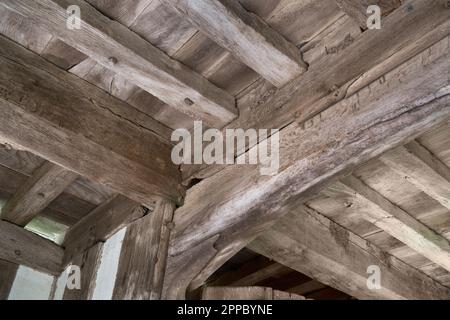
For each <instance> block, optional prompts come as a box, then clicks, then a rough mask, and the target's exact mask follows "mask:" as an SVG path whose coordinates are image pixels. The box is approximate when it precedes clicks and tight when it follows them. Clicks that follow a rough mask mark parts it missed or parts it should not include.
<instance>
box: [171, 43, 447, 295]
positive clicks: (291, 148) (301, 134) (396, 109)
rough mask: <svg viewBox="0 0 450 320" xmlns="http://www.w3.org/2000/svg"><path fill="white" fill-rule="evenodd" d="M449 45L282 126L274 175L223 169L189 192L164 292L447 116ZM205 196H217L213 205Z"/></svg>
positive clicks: (200, 274) (202, 275)
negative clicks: (288, 208)
mask: <svg viewBox="0 0 450 320" xmlns="http://www.w3.org/2000/svg"><path fill="white" fill-rule="evenodd" d="M448 42H449V38H445V39H443V40H442V41H440V42H439V43H437V44H435V45H434V46H432V47H431V48H429V49H428V50H426V51H424V52H422V53H421V54H419V55H417V56H416V57H414V58H413V59H410V60H409V61H408V62H406V63H404V64H403V65H401V66H399V67H397V68H396V69H394V70H392V71H390V72H389V73H387V74H385V75H384V76H383V79H382V81H376V82H373V83H371V84H370V85H368V86H367V87H365V88H363V89H362V90H360V91H359V92H358V94H355V95H352V96H350V97H347V98H346V99H344V100H342V101H340V102H338V103H337V104H335V105H333V106H332V107H330V108H328V109H327V110H325V111H323V112H322V113H320V114H319V115H317V116H316V117H314V118H312V119H311V120H309V121H307V122H306V123H302V124H298V123H293V124H291V125H289V126H287V127H286V128H284V129H282V130H281V131H280V169H279V173H278V174H276V175H274V176H261V175H260V173H259V170H258V168H255V167H252V166H248V165H247V166H245V165H244V166H234V167H227V168H225V169H224V170H222V171H221V172H219V173H218V174H216V175H214V176H213V177H210V178H208V179H205V180H203V181H201V182H200V183H198V184H197V185H195V186H194V187H193V188H191V189H190V191H189V193H188V195H187V197H186V201H185V204H184V206H183V207H181V208H179V209H177V211H176V213H175V219H174V222H175V226H176V227H175V231H174V233H173V237H172V240H171V249H170V255H169V262H168V272H167V281H166V284H167V287H166V295H167V296H169V297H174V296H177V297H180V296H183V295H184V291H185V289H186V287H187V286H188V285H189V283H190V282H191V281H190V280H194V281H192V283H191V288H195V287H198V286H200V285H201V284H202V283H203V282H204V281H205V280H206V279H207V278H208V276H209V275H210V274H211V273H212V272H214V271H215V270H216V269H217V268H218V267H220V266H221V265H222V264H223V263H224V262H225V261H226V260H228V259H229V258H230V257H231V256H232V255H233V254H234V253H236V252H237V251H238V250H239V249H241V248H242V247H244V246H245V245H246V243H248V242H249V241H250V240H252V239H253V238H254V237H256V236H257V235H258V234H259V232H261V231H262V230H264V229H265V228H267V227H268V226H270V225H272V224H273V223H274V221H276V220H277V219H279V218H280V217H281V214H280V211H279V209H280V208H281V207H282V206H284V205H286V204H287V203H288V202H289V201H291V200H292V199H293V198H297V197H300V199H304V200H306V199H307V198H308V194H311V193H313V192H317V191H318V190H319V189H320V188H323V187H324V186H325V185H326V184H327V183H329V182H330V181H331V180H332V179H335V178H339V177H340V176H341V175H342V174H344V173H346V171H349V170H351V169H352V168H354V167H355V165H358V164H361V163H364V162H366V161H368V160H369V159H371V158H373V157H376V156H378V155H381V154H382V153H383V152H385V151H387V150H389V149H391V148H393V147H396V146H398V145H401V144H403V143H406V142H408V141H410V140H411V139H414V138H415V137H417V136H418V135H420V134H422V133H424V132H425V131H426V130H429V129H430V128H432V127H433V126H435V125H438V124H440V123H442V122H443V121H446V120H447V119H448V118H450V108H449V103H450V95H448V94H447V93H446V90H445V89H446V88H448V86H449V85H450V84H449V80H448V79H449V72H450V71H449V70H450V47H449V46H448ZM423 61H427V63H423ZM443 70H447V71H446V72H443ZM211 193H215V194H217V195H218V196H217V197H215V198H214V205H213V204H212V203H211V200H208V199H209V195H210V194H211ZM186 261H192V264H191V267H190V269H192V270H189V271H187V270H186V268H185V263H186ZM188 272H189V274H191V272H192V274H194V277H195V279H189V277H187V276H186V275H187V274H188Z"/></svg>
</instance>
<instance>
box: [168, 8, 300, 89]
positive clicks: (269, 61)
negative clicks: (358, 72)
mask: <svg viewBox="0 0 450 320" xmlns="http://www.w3.org/2000/svg"><path fill="white" fill-rule="evenodd" d="M164 2H165V3H167V4H169V5H171V6H173V7H174V8H175V9H176V10H177V11H178V12H179V13H180V14H181V15H182V17H184V18H186V19H188V20H189V21H190V22H191V23H192V24H193V25H194V26H196V27H198V28H199V29H200V30H201V31H202V32H204V33H205V34H207V35H208V36H209V37H210V38H211V39H214V41H216V42H217V43H218V44H219V45H221V46H222V47H224V48H225V49H227V50H229V51H230V52H231V53H232V54H233V55H234V56H236V57H237V58H238V59H240V60H241V61H242V62H244V63H245V64H247V65H248V66H249V67H251V68H252V69H253V70H255V71H256V72H258V73H259V74H260V75H262V76H263V77H264V78H266V79H267V80H268V81H269V82H271V83H272V84H274V85H275V86H277V87H282V86H284V85H285V84H286V83H288V82H290V81H291V80H293V79H295V78H297V77H298V76H300V75H301V74H302V73H304V72H305V71H306V69H307V66H306V64H305V63H304V62H303V60H302V58H301V55H300V51H299V50H298V49H297V48H296V47H295V46H294V45H293V44H292V43H290V42H288V41H287V40H286V39H284V38H283V36H281V35H280V34H278V33H277V32H276V31H275V30H273V29H271V28H270V27H269V26H268V25H267V24H266V23H265V22H264V21H263V20H261V19H260V18H259V17H258V16H256V15H255V14H252V13H250V12H247V11H246V10H245V9H244V8H243V7H242V6H241V4H240V3H239V2H238V1H236V0H187V1H185V0H164Z"/></svg>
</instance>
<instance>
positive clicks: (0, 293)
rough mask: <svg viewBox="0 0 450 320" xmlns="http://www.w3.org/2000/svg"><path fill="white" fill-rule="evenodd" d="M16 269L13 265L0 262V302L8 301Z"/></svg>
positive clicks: (16, 266) (3, 261) (15, 265)
mask: <svg viewBox="0 0 450 320" xmlns="http://www.w3.org/2000/svg"><path fill="white" fill-rule="evenodd" d="M18 268H19V266H18V265H17V264H15V263H11V262H8V261H5V260H0V300H6V299H8V296H9V292H10V291H11V287H12V285H13V282H14V279H15V278H16V273H17V269H18Z"/></svg>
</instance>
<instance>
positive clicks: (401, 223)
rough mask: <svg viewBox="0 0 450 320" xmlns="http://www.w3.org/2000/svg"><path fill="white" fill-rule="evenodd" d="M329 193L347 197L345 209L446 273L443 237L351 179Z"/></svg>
mask: <svg viewBox="0 0 450 320" xmlns="http://www.w3.org/2000/svg"><path fill="white" fill-rule="evenodd" d="M399 161H400V159H399ZM401 161H403V159H402V160H401ZM406 161H407V160H406ZM331 189H332V191H331V192H332V193H334V192H339V193H344V194H348V195H349V198H348V200H347V201H348V205H351V206H356V207H357V208H359V209H360V210H359V213H360V214H361V215H362V216H363V217H364V219H366V220H367V221H369V222H371V223H373V224H374V225H376V226H377V227H378V228H380V229H382V230H384V231H386V233H388V234H390V235H391V236H393V237H394V238H396V239H398V240H399V241H401V242H403V243H404V244H406V245H407V246H409V247H410V248H411V249H413V250H415V251H416V252H418V253H420V254H422V255H423V256H424V257H426V258H428V259H430V260H431V261H433V262H435V263H437V264H438V265H440V266H441V267H443V268H444V269H446V270H448V271H450V244H449V241H448V240H447V239H446V238H445V237H443V236H441V235H440V234H437V233H436V232H435V231H433V230H431V229H430V228H428V227H427V226H426V225H424V224H423V223H421V222H420V221H418V220H416V219H415V218H414V217H412V216H411V215H409V214H408V213H407V212H405V211H404V210H402V209H401V208H400V207H398V206H396V205H395V204H393V203H392V202H390V201H389V200H388V199H386V198H385V197H383V196H382V195H381V194H379V193H378V192H377V191H375V190H374V189H372V188H370V187H369V186H367V185H366V184H365V183H364V182H362V181H361V180H359V179H358V178H356V177H355V176H353V175H350V176H348V177H345V178H343V179H341V182H338V183H336V184H333V187H332V188H331ZM327 190H328V189H327ZM325 192H328V191H325ZM327 194H330V193H327Z"/></svg>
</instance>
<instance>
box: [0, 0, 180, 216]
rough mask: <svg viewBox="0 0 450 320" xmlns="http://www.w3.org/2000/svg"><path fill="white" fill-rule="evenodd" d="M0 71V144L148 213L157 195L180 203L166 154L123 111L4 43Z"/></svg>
mask: <svg viewBox="0 0 450 320" xmlns="http://www.w3.org/2000/svg"><path fill="white" fill-rule="evenodd" d="M29 3H31V2H29ZM2 4H3V2H2ZM0 67H1V70H2V72H1V74H0V89H1V90H0V136H1V139H2V141H3V142H7V143H10V144H12V145H18V146H20V147H22V148H24V149H26V150H28V151H31V152H33V153H35V154H37V155H39V156H41V157H43V158H46V159H48V160H49V161H51V162H53V163H56V164H58V165H60V166H62V167H64V168H67V169H68V170H71V171H74V172H76V173H78V174H80V175H83V176H86V177H88V178H89V179H91V180H93V181H96V182H99V183H102V184H105V185H107V186H109V187H111V188H113V189H114V190H116V191H118V192H120V193H123V194H125V195H126V196H128V197H129V198H131V199H133V200H135V201H137V202H140V203H144V204H145V205H146V206H148V207H151V206H152V204H153V200H152V198H153V197H154V196H158V195H159V196H165V197H167V198H169V199H172V200H174V201H176V202H180V200H181V197H182V195H183V192H184V191H183V188H182V187H181V186H180V184H179V181H180V175H179V171H178V168H177V167H176V166H175V165H174V164H173V162H172V160H171V157H170V154H171V149H172V146H171V145H170V144H169V143H167V142H166V141H163V140H162V139H161V138H159V137H158V136H157V135H155V134H154V133H153V132H152V131H151V130H150V129H148V128H146V127H142V126H139V125H137V124H135V123H134V122H132V121H129V120H128V119H127V117H126V116H125V115H126V114H127V113H128V112H130V107H129V105H127V104H126V103H124V102H122V101H120V100H118V99H116V98H113V97H112V96H110V95H109V94H107V93H105V92H104V91H102V90H100V89H98V88H97V87H95V86H93V85H90V84H89V83H87V82H85V81H83V80H81V79H79V78H77V77H76V76H74V75H71V74H69V73H67V72H66V71H62V70H60V69H59V68H58V67H56V66H55V65H53V64H51V63H49V62H47V61H45V60H44V59H43V58H41V57H39V56H38V55H36V54H34V53H32V52H30V51H28V50H27V49H25V48H23V47H21V46H19V45H17V44H16V43H14V42H12V41H10V40H8V39H6V38H4V37H0Z"/></svg>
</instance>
